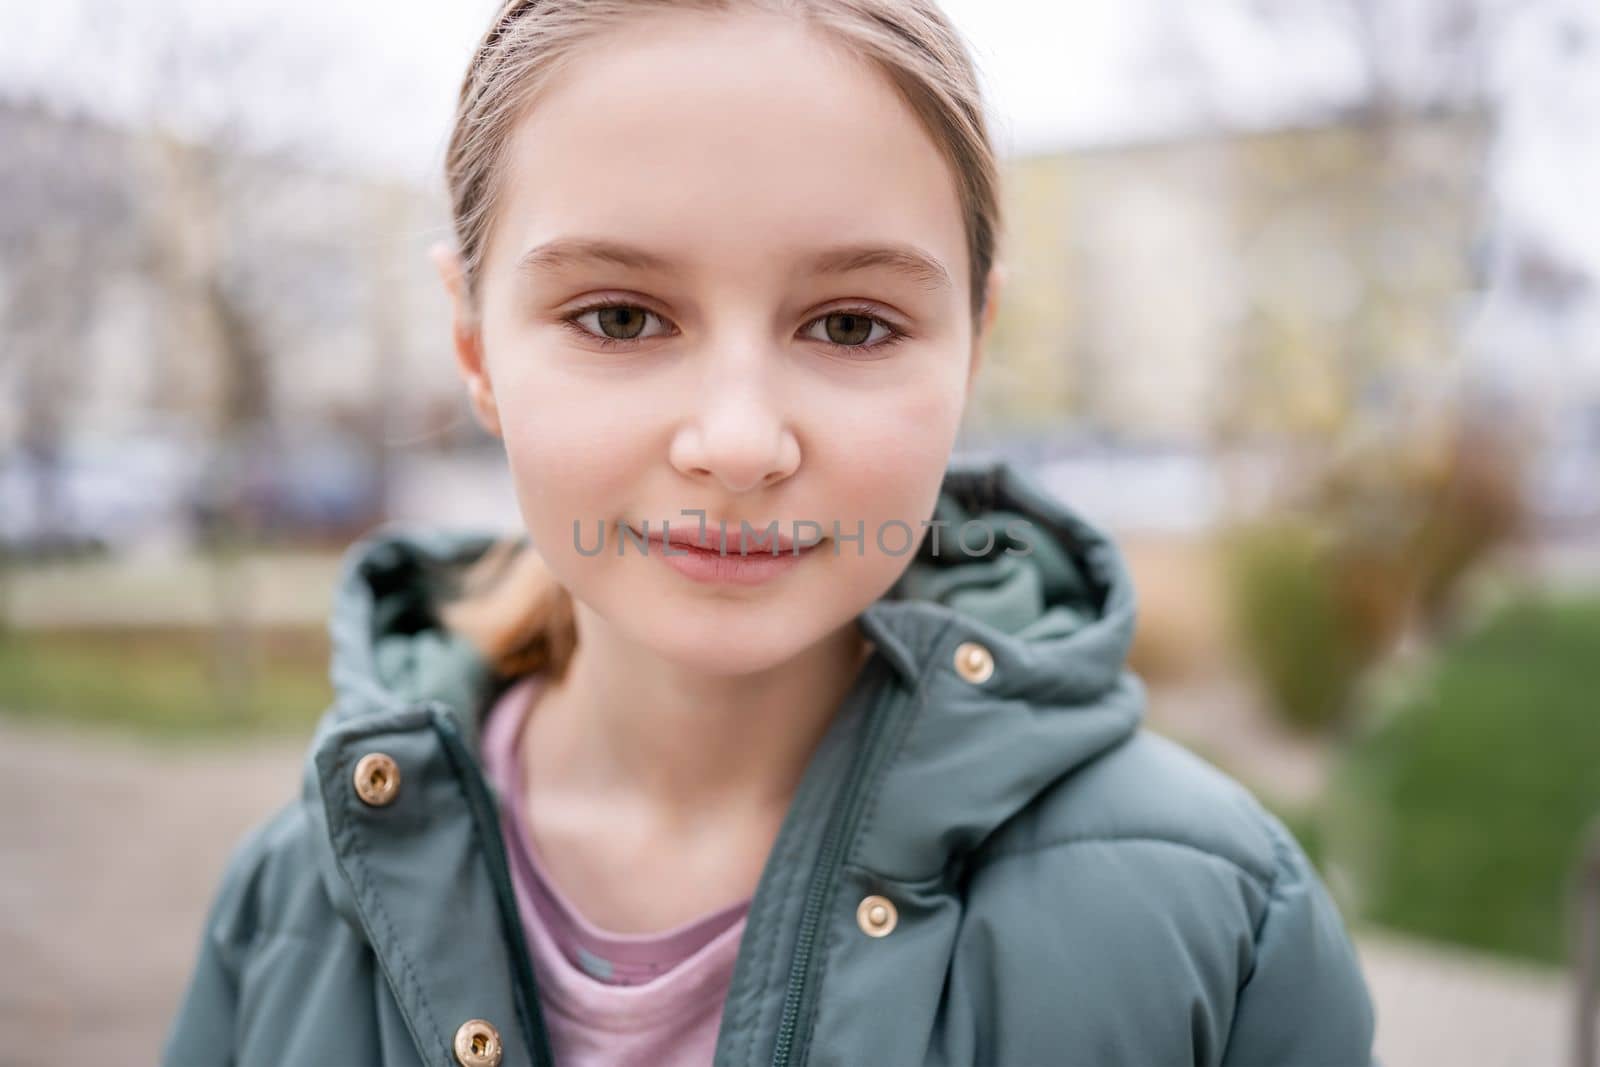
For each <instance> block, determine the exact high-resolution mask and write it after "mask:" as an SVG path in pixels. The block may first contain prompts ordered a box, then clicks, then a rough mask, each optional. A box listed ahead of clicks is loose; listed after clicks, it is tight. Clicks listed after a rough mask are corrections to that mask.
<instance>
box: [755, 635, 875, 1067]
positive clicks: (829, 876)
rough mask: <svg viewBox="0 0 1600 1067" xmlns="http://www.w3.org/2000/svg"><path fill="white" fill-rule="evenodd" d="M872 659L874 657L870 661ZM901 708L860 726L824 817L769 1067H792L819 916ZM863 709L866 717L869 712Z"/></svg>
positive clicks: (808, 994)
mask: <svg viewBox="0 0 1600 1067" xmlns="http://www.w3.org/2000/svg"><path fill="white" fill-rule="evenodd" d="M876 659H877V657H876V655H874V660H876ZM891 692H892V690H891ZM904 703H905V702H904V701H903V700H898V699H891V700H887V701H885V702H884V704H883V706H882V707H880V708H879V709H878V712H877V714H875V715H870V717H869V719H868V721H867V723H866V737H865V738H864V739H863V741H862V743H861V747H860V748H859V749H857V750H856V753H855V756H854V758H853V759H852V760H851V763H850V772H849V777H848V778H847V779H846V782H845V790H844V793H843V794H842V795H841V796H840V798H839V801H838V803H837V804H835V805H834V809H833V813H832V814H831V815H830V817H829V823H828V828H827V830H826V831H825V832H824V834H823V838H822V846H821V849H820V851H819V852H818V854H817V865H816V867H815V869H814V870H813V871H812V874H811V882H810V884H809V885H808V886H807V888H806V901H805V910H804V911H803V912H801V915H800V928H799V932H798V934H797V936H796V938H795V945H794V956H793V957H792V958H791V960H790V964H789V986H788V989H787V990H786V991H785V993H784V997H783V1014H782V1015H781V1016H780V1017H779V1022H778V1038H777V1043H776V1044H775V1045H774V1046H773V1049H772V1067H790V1064H791V1063H792V1062H798V1061H796V1060H795V1056H796V1055H797V1052H796V1044H795V1040H796V1037H797V1036H798V1033H797V1032H798V1029H799V1022H800V1015H801V1012H802V1010H803V1009H805V1008H807V1007H809V1005H810V1002H811V1000H812V999H814V997H815V995H816V991H815V988H814V982H813V981H812V971H813V969H814V962H815V959H816V940H817V933H818V931H819V930H820V928H821V925H822V917H823V915H825V914H826V913H827V909H828V905H829V903H831V901H832V899H833V891H834V889H835V888H836V887H837V884H838V880H839V872H840V871H841V869H842V868H843V867H844V858H845V856H846V855H847V854H848V851H849V849H848V846H849V845H850V844H852V843H853V841H854V839H855V830H856V826H857V824H858V823H859V822H860V817H861V805H862V801H863V799H864V798H865V796H866V792H867V789H866V787H867V784H868V782H870V781H871V780H872V779H873V777H874V774H873V772H874V771H875V770H876V767H877V764H878V763H879V762H881V759H882V756H883V752H882V749H883V748H884V745H883V743H882V741H883V736H884V734H885V733H886V732H887V730H888V728H889V725H890V721H891V720H892V719H894V718H895V717H896V716H897V713H898V711H899V710H900V708H901V707H903V706H904ZM868 710H869V712H870V710H871V709H870V707H869V709H868ZM799 1051H800V1052H802V1053H803V1052H804V1048H803V1047H801V1048H800V1050H799Z"/></svg>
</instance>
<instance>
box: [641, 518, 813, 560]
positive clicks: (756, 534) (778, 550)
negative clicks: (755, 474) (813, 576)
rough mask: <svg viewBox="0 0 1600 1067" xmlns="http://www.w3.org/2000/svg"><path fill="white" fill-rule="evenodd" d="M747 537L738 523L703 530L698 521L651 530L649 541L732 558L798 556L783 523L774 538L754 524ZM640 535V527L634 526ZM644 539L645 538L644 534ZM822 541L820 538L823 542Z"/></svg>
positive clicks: (802, 549)
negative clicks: (736, 556)
mask: <svg viewBox="0 0 1600 1067" xmlns="http://www.w3.org/2000/svg"><path fill="white" fill-rule="evenodd" d="M749 526H750V530H749V532H748V534H747V535H745V534H743V532H742V530H741V527H740V525H739V523H738V522H736V521H735V522H728V523H727V524H726V526H725V527H723V526H721V525H719V524H718V523H715V522H710V521H708V522H706V524H705V528H704V529H703V530H702V529H701V526H700V523H699V522H698V521H696V522H692V523H689V524H687V525H685V526H684V527H682V528H680V527H678V526H677V525H675V524H674V525H672V527H671V529H670V531H668V532H667V533H663V532H661V531H659V530H651V531H650V534H649V540H650V541H651V542H652V543H653V544H657V545H660V544H663V543H665V544H670V545H672V547H673V548H688V549H700V550H701V551H706V552H713V553H717V554H721V553H722V552H723V551H726V553H727V554H728V555H794V554H796V553H795V544H796V542H795V540H794V538H793V537H790V536H789V535H787V534H785V533H783V532H782V531H783V524H782V523H778V524H777V532H775V533H774V534H773V535H771V536H770V537H769V536H768V534H767V529H768V526H766V525H757V524H756V523H750V524H749ZM724 528H725V529H726V531H727V548H726V550H724V549H723V547H722V541H723V530H724ZM630 529H632V530H633V531H634V532H635V533H638V532H639V531H638V529H637V528H636V527H630ZM641 536H643V535H641ZM819 540H820V539H819ZM815 547H816V545H815V544H812V543H809V542H808V543H806V544H803V545H801V547H800V553H801V554H803V553H805V552H808V551H810V550H811V549H812V548H815Z"/></svg>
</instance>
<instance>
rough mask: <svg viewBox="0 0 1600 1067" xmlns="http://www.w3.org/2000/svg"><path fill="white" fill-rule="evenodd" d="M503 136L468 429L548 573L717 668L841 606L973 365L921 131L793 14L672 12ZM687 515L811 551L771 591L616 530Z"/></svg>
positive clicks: (750, 657)
mask: <svg viewBox="0 0 1600 1067" xmlns="http://www.w3.org/2000/svg"><path fill="white" fill-rule="evenodd" d="M508 148H509V158H508V162H507V166H508V170H507V171H506V172H505V173H504V174H502V179H503V185H502V186H501V190H502V191H501V200H500V204H499V208H498V215H497V217H496V221H495V224H494V230H493V234H492V236H491V240H490V243H489V247H488V249H487V252H486V255H485V260H484V268H483V277H482V286H483V287H482V293H481V295H482V308H481V312H482V317H481V320H480V330H479V331H478V332H476V334H475V335H473V334H471V333H470V332H469V334H468V335H466V336H464V335H463V332H462V328H461V323H462V321H463V320H462V318H461V315H462V313H463V312H464V311H465V308H464V307H463V306H462V304H461V291H460V284H459V276H458V275H456V276H454V277H453V278H452V275H451V273H450V271H449V270H448V269H447V271H446V278H447V283H450V284H451V288H452V295H453V296H454V297H455V298H456V303H457V316H458V319H457V350H458V355H459V356H460V362H461V365H462V369H463V372H464V374H465V375H466V377H467V379H468V384H469V387H470V391H471V393H472V395H473V398H474V402H475V405H476V410H477V414H478V417H479V418H480V420H482V421H483V423H484V425H485V426H486V427H487V428H488V429H489V430H490V431H491V432H494V433H497V434H498V435H499V436H501V437H502V438H503V439H504V441H505V446H506V453H507V456H508V459H509V463H510V468H511V473H512V476H513V479H514V481H515V485H516V493H517V499H518V504H519V507H520V509H521V512H522V516H523V520H524V522H525V523H526V525H527V529H528V532H529V534H530V536H531V538H532V540H533V543H534V544H535V545H536V546H537V547H538V549H539V550H540V552H541V554H542V555H543V556H544V558H545V559H546V560H547V562H548V564H549V566H550V568H551V570H552V571H553V572H554V573H555V575H556V577H557V578H558V579H559V580H560V581H561V582H562V583H563V584H564V585H565V586H566V587H567V588H568V589H569V590H570V591H571V592H572V594H573V595H574V596H575V597H576V598H577V599H578V600H580V601H582V602H583V603H584V604H585V605H586V606H587V607H588V608H590V609H591V610H592V611H594V612H595V613H597V614H598V615H599V616H601V617H602V618H603V619H605V620H606V623H607V625H608V626H610V627H612V628H614V629H615V631H616V632H617V633H618V634H619V635H620V636H622V637H623V638H624V639H626V640H629V641H632V642H637V643H638V644H639V645H642V646H645V647H647V648H649V649H651V650H653V651H654V652H656V653H657V654H659V655H662V656H664V657H667V658H669V659H671V660H673V661H676V662H679V663H681V664H683V665H685V666H690V667H694V668H697V669H699V670H703V671H706V672H709V673H714V674H734V673H743V672H750V671H756V670H761V669H763V668H765V667H769V666H773V665H776V664H778V663H781V662H783V661H784V660H786V659H788V658H790V657H792V656H794V655H796V654H797V653H799V652H801V651H804V650H805V649H806V648H807V647H809V646H810V645H812V644H814V643H815V642H817V641H818V640H820V639H822V638H824V637H827V636H828V635H830V634H831V633H833V632H835V631H837V629H838V628H839V627H841V626H843V625H845V624H847V623H849V622H850V621H851V620H852V619H853V618H854V617H855V616H856V615H857V614H858V613H859V612H860V611H861V610H862V609H863V608H865V607H866V606H868V605H869V604H870V603H871V602H872V601H874V600H875V599H877V598H878V597H879V596H881V595H882V594H883V593H884V592H885V591H886V590H887V589H888V588H889V587H890V585H892V584H893V583H894V581H895V579H896V578H898V577H899V575H900V574H901V573H902V572H903V570H904V569H905V568H906V566H907V565H909V563H910V561H911V559H912V554H913V552H912V550H913V549H914V548H915V545H916V543H918V542H920V540H921V538H922V537H924V536H926V535H927V528H926V527H925V526H924V525H923V522H924V520H927V519H928V518H930V517H931V515H932V512H933V507H934V504H935V502H936V499H937V494H938V490H939V486H940V483H941V479H942V476H943V473H944V470H945V467H946V464H947V462H948V460H949V457H950V452H951V449H952V447H953V445H954V441H955V437H956V432H957V428H958V424H959V421H960V418H961V413H962V410H963V407H964V405H965V402H966V398H967V394H968V390H969V388H970V384H971V380H972V375H973V374H974V373H975V371H976V369H977V362H978V346H977V343H976V341H977V338H976V336H975V334H974V324H973V322H972V316H971V314H970V306H969V302H968V293H969V283H968V270H969V265H968V255H967V248H966V238H965V234H964V230H963V219H962V213H961V209H960V205H959V202H958V200H957V193H956V188H955V183H954V179H953V176H952V174H951V172H950V170H949V168H948V166H947V164H946V162H945V160H944V159H943V157H942V156H941V155H940V153H939V151H938V149H937V148H936V147H935V145H934V143H933V141H932V140H931V139H930V138H929V136H928V135H927V134H926V133H925V132H924V131H923V129H922V127H921V126H920V125H919V124H918V122H917V120H916V118H915V117H914V115H913V114H912V112H911V111H910V110H909V109H908V107H907V106H906V105H905V103H903V102H902V100H901V99H900V98H899V96H898V95H897V94H896V93H895V91H894V89H893V88H892V86H891V85H890V84H889V83H888V82H887V81H886V80H885V79H884V78H883V77H882V76H881V75H879V74H877V73H876V72H875V71H874V70H873V69H872V68H869V67H867V66H865V65H863V64H862V63H860V62H859V61H857V60H854V59H852V58H850V57H848V56H846V55H844V54H842V53H839V52H837V51H835V50H834V49H831V48H829V47H827V46H826V43H825V41H824V40H823V39H821V38H819V37H817V36H814V31H810V30H808V29H806V28H805V27H803V26H801V25H800V24H799V23H797V22H796V21H794V20H791V19H776V18H767V17H757V16H749V17H742V18H730V17H726V16H723V17H709V16H702V15H690V14H684V13H675V14H674V15H672V16H670V17H654V18H648V19H641V20H640V21H637V22H635V23H632V24H630V26H629V27H628V31H627V32H624V33H614V34H612V33H608V34H606V35H604V37H603V38H602V39H600V40H598V41H596V42H595V43H593V44H592V45H590V46H588V48H587V49H586V51H585V52H584V53H583V54H582V55H581V56H579V57H578V58H577V60H576V62H575V63H573V64H572V65H571V66H569V67H568V68H567V69H566V71H564V72H563V73H562V74H561V75H560V76H559V78H558V79H557V80H555V81H553V82H551V83H549V88H548V91H546V92H545V93H543V94H542V95H541V96H540V98H539V100H538V101H537V103H536V104H535V105H534V106H533V108H532V109H531V110H530V111H529V112H528V114H526V115H525V116H523V118H522V119H521V123H520V126H519V127H518V129H517V130H516V132H515V134H514V136H513V139H512V141H511V142H510V144H509V145H508ZM992 307H993V300H992V299H991V300H990V310H991V311H992ZM986 317H987V316H986ZM686 510H690V511H703V512H704V513H705V516H706V522H707V524H708V526H707V532H708V534H709V535H710V537H711V538H712V542H711V543H712V544H713V545H715V544H716V538H717V537H718V526H717V522H718V520H719V519H723V520H726V521H727V530H728V552H729V555H730V556H734V557H736V556H737V554H738V550H739V547H740V540H739V535H740V525H739V524H740V520H744V521H746V522H748V523H749V524H750V526H751V527H753V528H754V529H755V530H756V531H764V530H765V529H766V528H767V526H768V524H769V523H771V522H772V521H774V520H777V522H778V524H779V532H780V533H781V534H782V535H783V536H786V537H792V538H794V539H795V540H797V541H800V542H801V543H802V544H803V543H805V542H806V541H807V540H812V539H815V537H816V536H817V530H816V527H813V526H811V525H809V524H810V523H815V524H817V526H820V527H821V535H822V537H823V540H821V541H820V543H818V544H817V545H816V546H815V547H813V548H810V549H809V550H806V551H804V552H803V553H802V554H801V555H800V557H799V558H798V559H797V560H791V564H792V565H790V566H787V567H785V568H783V569H781V571H778V572H776V573H773V574H772V575H771V576H770V577H767V578H766V579H765V580H762V581H760V582H758V583H755V584H746V583H739V582H730V581H702V580H696V579H695V578H693V577H690V576H687V575H686V574H684V573H682V572H681V571H680V570H679V569H678V568H677V567H675V566H674V563H675V562H676V560H674V561H671V562H669V561H668V560H666V559H665V558H663V557H664V553H663V552H662V550H661V547H660V546H659V545H656V544H652V545H651V546H650V548H649V553H648V555H647V556H646V555H641V553H640V551H639V549H638V547H637V545H636V543H635V542H634V541H632V540H627V541H622V538H621V534H620V533H619V531H620V529H621V528H622V527H631V528H632V529H633V530H635V531H638V532H640V533H644V532H645V531H646V529H647V527H646V523H648V531H649V532H650V533H651V534H659V533H660V532H661V530H662V526H663V523H664V522H670V523H671V526H672V529H673V531H674V532H675V533H678V532H688V533H695V532H697V529H698V523H699V520H698V519H697V517H695V516H694V515H692V514H686V513H685V511H686ZM797 522H798V523H800V524H801V525H800V526H799V527H798V528H796V526H795V523H797ZM835 523H837V525H838V529H837V530H836V529H835V526H834V524H835ZM575 524H577V526H578V527H579V530H580V532H579V533H577V534H575V532H574V525H575ZM901 524H903V525H901ZM602 528H603V530H604V540H603V542H601V541H600V537H601V533H600V530H601V529H602ZM858 528H859V529H860V531H861V533H862V535H863V536H862V537H861V538H860V539H855V538H854V534H855V533H856V531H857V530H858ZM880 533H881V537H882V541H881V543H880V540H879V536H880ZM952 533H953V531H949V532H946V531H940V535H941V537H943V538H945V539H948V537H949V536H950V534H952ZM841 534H842V535H845V537H846V538H848V539H841V538H840V536H839V535H841ZM619 542H621V544H622V548H623V552H622V554H621V555H620V556H619V554H618V551H617V549H618V545H619ZM597 544H600V545H602V546H603V550H602V551H600V552H599V553H598V554H595V553H594V549H595V547H596V546H597ZM677 551H680V550H678V549H674V552H677ZM748 551H750V552H751V553H752V555H753V556H755V557H756V558H758V559H759V558H761V557H762V556H763V555H764V556H765V557H766V558H768V559H770V558H771V555H772V553H771V548H770V544H769V543H751V544H749V546H748ZM790 554H791V553H790V552H789V550H788V549H784V551H783V555H784V556H786V557H787V556H789V555H790Z"/></svg>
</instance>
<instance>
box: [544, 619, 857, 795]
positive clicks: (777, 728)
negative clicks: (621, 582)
mask: <svg viewBox="0 0 1600 1067" xmlns="http://www.w3.org/2000/svg"><path fill="white" fill-rule="evenodd" d="M575 607H576V609H577V617H576V622H577V628H578V643H577V648H576V651H575V652H574V654H573V658H572V661H571V662H570V663H569V665H568V668H567V671H566V673H565V675H564V676H563V677H562V678H561V680H560V681H559V682H557V683H554V684H552V685H550V686H548V687H546V689H545V690H544V692H543V694H542V695H541V696H540V698H539V704H538V707H537V709H536V711H535V714H534V719H533V722H532V723H530V728H529V729H528V730H526V731H524V741H525V742H526V743H527V744H528V745H529V746H530V749H531V748H532V747H534V746H536V747H537V748H538V749H539V750H540V751H538V752H537V753H535V752H533V751H531V750H530V751H529V752H528V753H527V755H528V757H529V758H530V759H536V760H537V762H538V765H539V766H540V767H541V768H543V771H542V773H543V774H545V775H546V776H547V778H546V783H547V784H554V785H558V786H559V787H561V788H562V789H563V790H564V791H565V790H572V791H574V792H582V793H592V794H593V795H596V796H605V797H608V798H610V799H612V800H613V801H616V800H623V801H625V802H626V801H636V802H639V803H642V804H645V805H648V807H650V808H651V809H652V810H654V811H655V812H656V813H657V814H658V815H659V816H660V817H662V818H664V819H666V820H669V821H673V822H676V821H678V820H679V819H680V818H681V819H683V820H685V821H686V822H687V821H689V820H694V819H696V818H698V817H700V816H701V815H703V814H704V813H707V812H713V811H722V812H730V811H747V812H749V811H762V812H768V813H770V812H775V811H779V812H781V811H782V810H784V809H786V808H787V806H788V802H789V800H790V798H791V797H792V795H793V792H794V789H795V787H796V786H797V785H798V784H799V781H800V778H801V776H802V775H803V774H804V772H805V768H806V764H807V762H808V761H809V760H810V757H811V754H812V752H813V751H814V750H815V748H816V746H817V744H818V743H819V742H820V741H821V740H822V736H823V734H824V733H825V732H826V731H827V728H828V726H829V724H830V723H831V722H832V720H833V716H834V713H835V712H836V711H837V709H838V707H839V705H840V703H841V702H842V701H843V699H844V697H845V695H846V693H847V692H848V691H849V688H850V686H851V684H852V683H853V682H854V681H855V678H856V675H857V673H858V672H859V670H860V667H861V665H862V664H863V662H864V661H865V658H866V654H867V653H868V652H870V651H871V645H870V642H868V641H867V639H866V637H865V636H864V635H863V634H862V633H861V631H860V628H859V627H858V626H857V625H856V623H855V621H854V620H852V621H851V622H850V623H848V624H847V625H845V626H843V627H841V628H839V629H838V630H836V631H834V632H833V633H832V634H830V635H828V636H827V637H826V638H824V639H823V640H821V641H819V642H817V643H816V644H814V645H812V646H811V647H810V648H808V649H806V650H805V651H804V652H801V653H800V654H799V655H797V656H795V657H793V658H792V659H790V660H788V661H786V662H784V663H781V664H778V665H776V666H773V667H771V668H768V669H766V670H763V671H759V672H756V673H752V674H742V675H706V674H704V673H701V672H698V671H694V670H692V669H687V668H685V667H683V666H682V665H680V664H676V663H673V662H671V661H668V660H664V659H662V658H661V657H659V656H656V655H654V654H653V653H651V652H650V651H649V650H648V649H645V648H642V647H641V646H639V645H637V644H636V643H634V642H631V641H629V640H627V639H625V638H623V637H622V636H621V635H619V634H617V633H616V631H615V630H614V629H613V628H612V627H610V626H609V625H608V624H607V623H606V622H605V621H604V620H603V619H601V618H599V617H598V616H596V615H594V614H593V613H592V612H590V611H589V610H588V609H587V608H586V607H585V606H584V605H582V604H577V605H575ZM534 723H538V725H539V729H533V728H532V726H533V724H534ZM535 738H537V740H535ZM552 777H553V778H557V779H559V781H558V782H553V781H551V778H552Z"/></svg>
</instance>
